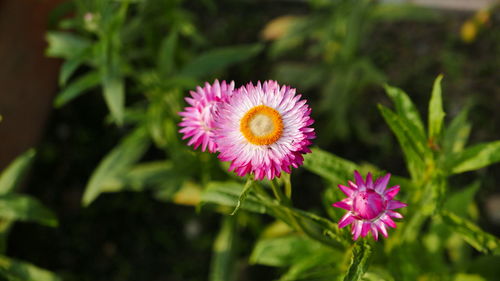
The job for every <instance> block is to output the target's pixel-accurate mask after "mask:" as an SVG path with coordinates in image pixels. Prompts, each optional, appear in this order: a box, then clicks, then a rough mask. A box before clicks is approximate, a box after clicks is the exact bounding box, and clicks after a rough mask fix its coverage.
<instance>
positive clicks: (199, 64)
mask: <svg viewBox="0 0 500 281" xmlns="http://www.w3.org/2000/svg"><path fill="white" fill-rule="evenodd" d="M262 49H263V46H262V45H260V44H254V45H246V46H237V47H226V48H219V49H215V50H211V51H208V52H206V53H203V54H201V55H200V56H199V57H197V58H195V59H194V60H192V61H191V62H190V63H188V64H186V65H185V66H184V68H182V70H181V72H180V75H183V76H192V77H197V78H202V77H203V76H206V75H208V74H211V73H213V72H215V71H219V70H221V69H224V68H226V67H228V66H231V65H233V64H236V63H239V62H242V61H245V60H248V59H250V58H252V57H254V56H256V55H257V54H258V53H259V52H260V51H261V50H262Z"/></svg>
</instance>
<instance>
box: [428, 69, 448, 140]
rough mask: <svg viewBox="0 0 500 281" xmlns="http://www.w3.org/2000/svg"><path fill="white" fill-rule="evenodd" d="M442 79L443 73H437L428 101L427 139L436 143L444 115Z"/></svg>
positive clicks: (441, 128)
mask: <svg viewBox="0 0 500 281" xmlns="http://www.w3.org/2000/svg"><path fill="white" fill-rule="evenodd" d="M442 79H443V75H439V76H438V77H437V78H436V80H435V81H434V86H433V88H432V96H431V100H430V102H429V125H428V126H429V140H430V141H432V142H433V143H437V144H439V142H440V137H441V132H442V130H443V121H444V116H445V113H444V110H443V98H442V95H441V80H442Z"/></svg>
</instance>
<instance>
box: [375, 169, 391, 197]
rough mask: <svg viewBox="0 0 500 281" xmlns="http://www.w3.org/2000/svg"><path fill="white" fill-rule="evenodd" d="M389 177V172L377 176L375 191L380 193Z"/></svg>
mask: <svg viewBox="0 0 500 281" xmlns="http://www.w3.org/2000/svg"><path fill="white" fill-rule="evenodd" d="M390 179H391V174H390V173H387V174H386V175H385V176H383V177H381V178H378V179H377V180H376V181H375V187H374V188H375V191H376V192H378V193H382V192H383V191H384V189H385V188H386V187H387V184H388V183H389V180H390Z"/></svg>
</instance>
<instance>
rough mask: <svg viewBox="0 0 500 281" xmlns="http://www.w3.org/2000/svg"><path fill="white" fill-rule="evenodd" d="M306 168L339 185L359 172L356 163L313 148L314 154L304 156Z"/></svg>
mask: <svg viewBox="0 0 500 281" xmlns="http://www.w3.org/2000/svg"><path fill="white" fill-rule="evenodd" d="M304 168H306V169H308V170H310V171H311V172H313V173H315V174H318V175H320V176H322V177H323V178H325V179H328V180H330V181H332V182H337V183H341V182H345V181H346V180H347V179H350V178H352V176H353V172H354V170H359V167H358V166H357V165H356V164H355V163H353V162H350V161H348V160H345V159H343V158H340V157H338V156H336V155H334V154H332V153H329V152H327V151H324V150H321V149H319V148H312V153H309V154H306V155H304Z"/></svg>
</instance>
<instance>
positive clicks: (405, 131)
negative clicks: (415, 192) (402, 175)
mask: <svg viewBox="0 0 500 281" xmlns="http://www.w3.org/2000/svg"><path fill="white" fill-rule="evenodd" d="M379 110H380V112H381V113H382V116H383V117H384V119H385V121H386V123H387V124H388V125H389V127H390V128H391V130H392V132H393V133H394V134H395V135H396V138H397V139H398V142H399V145H400V146H401V149H402V150H403V152H404V156H405V159H406V165H407V167H408V171H409V172H410V174H411V175H412V178H414V179H416V178H418V177H419V176H420V175H421V173H422V172H423V169H424V163H425V159H424V157H426V154H427V150H426V148H425V147H424V146H423V144H422V143H418V142H416V141H415V140H416V139H418V138H414V137H411V135H412V132H411V130H410V128H408V127H407V126H406V125H405V123H404V121H403V120H402V119H401V118H400V117H399V116H398V115H396V114H395V113H394V112H392V111H391V110H390V109H388V108H386V107H385V106H383V105H379Z"/></svg>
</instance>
